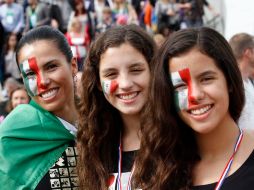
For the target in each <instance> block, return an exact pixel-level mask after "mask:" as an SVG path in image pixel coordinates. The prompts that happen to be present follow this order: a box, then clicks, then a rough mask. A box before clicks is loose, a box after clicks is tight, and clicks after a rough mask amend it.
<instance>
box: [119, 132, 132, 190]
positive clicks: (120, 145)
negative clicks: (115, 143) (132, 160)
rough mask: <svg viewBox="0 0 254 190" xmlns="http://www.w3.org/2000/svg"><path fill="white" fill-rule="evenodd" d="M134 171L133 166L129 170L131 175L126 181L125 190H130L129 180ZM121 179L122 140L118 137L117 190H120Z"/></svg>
mask: <svg viewBox="0 0 254 190" xmlns="http://www.w3.org/2000/svg"><path fill="white" fill-rule="evenodd" d="M134 169H135V165H134V164H133V167H132V169H131V173H130V176H129V179H128V184H127V190H131V178H132V175H133V172H134ZM121 177H122V138H121V135H120V143H119V147H118V177H117V190H122V181H121Z"/></svg>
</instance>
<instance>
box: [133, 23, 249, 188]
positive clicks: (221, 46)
mask: <svg viewBox="0 0 254 190" xmlns="http://www.w3.org/2000/svg"><path fill="white" fill-rule="evenodd" d="M154 60H155V63H154V64H155V69H154V71H153V73H152V77H151V79H152V82H151V91H150V96H149V99H148V102H147V107H146V108H147V109H146V110H147V113H148V114H146V115H144V116H145V118H149V119H147V121H146V123H144V126H145V128H144V133H143V136H144V139H145V141H144V143H145V144H147V145H148V146H146V148H147V149H146V150H144V151H143V152H140V155H142V156H143V157H142V158H143V159H145V160H147V163H149V165H150V166H151V167H148V165H147V167H143V168H141V169H140V170H139V171H142V174H143V175H144V176H146V174H147V173H149V174H150V175H149V176H150V177H148V178H141V180H140V184H147V183H148V184H149V183H150V184H152V185H153V184H156V185H155V186H152V185H150V186H145V185H144V186H141V188H142V189H171V190H179V189H188V190H211V189H215V190H222V189H223V190H239V189H244V190H251V189H252V188H253V187H252V185H251V184H253V183H254V175H253V173H254V151H253V149H254V133H253V131H249V130H242V129H241V128H239V126H238V124H237V122H238V119H239V117H240V114H241V111H242V108H243V106H244V87H243V82H242V77H241V73H240V71H239V68H238V66H237V62H236V59H235V57H234V55H233V52H232V50H231V48H230V46H229V44H228V42H227V41H226V39H225V38H224V37H223V36H222V35H221V34H219V33H218V32H217V31H215V30H213V29H210V28H205V27H204V28H195V29H185V30H179V31H177V32H175V33H174V34H172V35H171V36H170V37H169V38H168V39H167V40H166V41H165V43H164V44H163V45H162V47H161V48H160V49H159V51H158V54H157V55H156V57H155V58H154ZM158 73H160V74H158ZM137 164H138V163H137ZM139 171H137V172H139ZM154 174H156V175H154ZM158 184H159V185H158ZM152 187H156V188H152Z"/></svg>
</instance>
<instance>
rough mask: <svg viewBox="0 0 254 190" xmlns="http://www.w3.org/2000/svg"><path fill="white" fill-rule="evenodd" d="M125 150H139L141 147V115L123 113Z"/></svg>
mask: <svg viewBox="0 0 254 190" xmlns="http://www.w3.org/2000/svg"><path fill="white" fill-rule="evenodd" d="M122 120H123V124H124V126H123V132H122V146H123V151H132V150H138V149H139V148H140V115H122Z"/></svg>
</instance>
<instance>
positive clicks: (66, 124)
mask: <svg viewBox="0 0 254 190" xmlns="http://www.w3.org/2000/svg"><path fill="white" fill-rule="evenodd" d="M57 118H58V119H59V120H60V121H61V123H62V124H63V125H64V127H65V128H66V129H67V130H68V131H70V133H71V134H73V135H74V136H75V137H76V136H77V128H76V127H75V126H74V125H72V124H71V123H69V122H67V121H65V120H63V119H61V118H60V117H57Z"/></svg>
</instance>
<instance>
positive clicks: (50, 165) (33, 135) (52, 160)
mask: <svg viewBox="0 0 254 190" xmlns="http://www.w3.org/2000/svg"><path fill="white" fill-rule="evenodd" d="M16 60H17V63H18V66H19V69H20V72H21V76H22V79H23V82H24V85H25V87H26V90H27V92H28V94H29V96H30V97H31V101H30V103H29V104H22V105H19V106H17V107H16V108H15V109H14V110H13V111H12V112H11V113H10V114H9V116H8V117H7V118H6V119H5V120H4V122H3V123H2V124H1V128H0V141H1V143H0V171H1V172H0V179H1V182H2V183H1V184H4V188H5V189H43V190H47V189H54V188H60V187H63V186H64V187H66V188H70V189H71V188H77V187H78V180H77V173H76V172H75V171H76V170H75V167H76V157H77V151H76V146H75V137H76V133H77V129H76V126H75V123H76V120H77V117H78V114H77V110H76V105H75V98H74V97H75V94H74V91H75V90H74V85H75V84H74V83H75V81H74V78H75V75H76V73H77V65H76V60H75V58H74V57H73V56H72V53H71V49H70V47H69V45H68V42H67V41H66V39H65V37H64V35H63V34H62V33H61V32H59V31H58V30H55V29H53V28H51V27H48V26H43V27H39V28H36V29H33V30H31V31H29V32H28V33H27V34H26V35H25V36H23V37H22V38H21V40H20V41H19V43H18V47H17V52H16Z"/></svg>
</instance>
